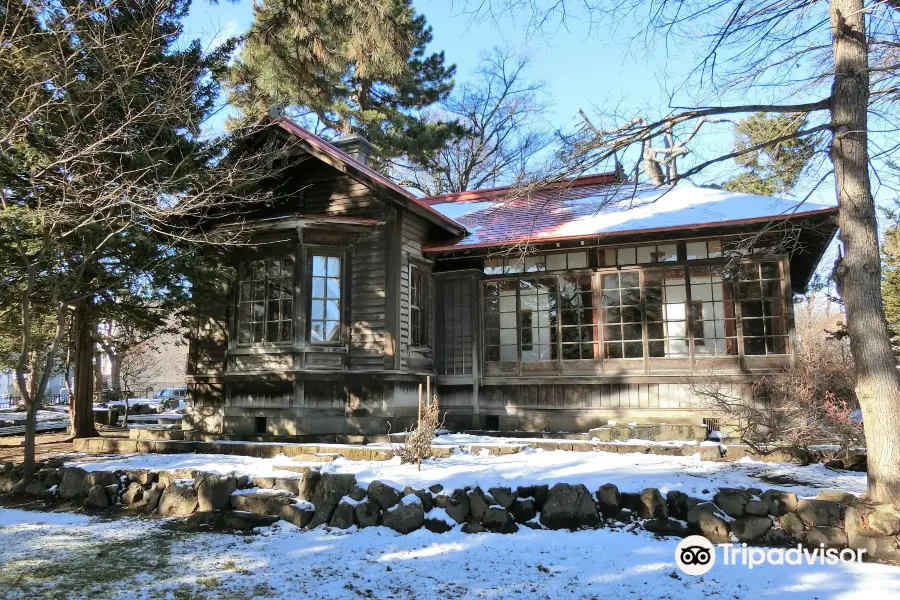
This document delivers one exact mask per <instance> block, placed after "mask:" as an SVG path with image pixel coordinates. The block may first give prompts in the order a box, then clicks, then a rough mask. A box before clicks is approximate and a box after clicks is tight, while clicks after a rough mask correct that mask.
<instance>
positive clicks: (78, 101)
mask: <svg viewBox="0 0 900 600" xmlns="http://www.w3.org/2000/svg"><path fill="white" fill-rule="evenodd" d="M189 8H190V1H189V0H88V1H85V0H30V1H26V2H13V3H5V4H2V5H0V35H2V38H0V181H2V185H0V281H2V282H3V284H2V285H0V316H2V319H0V326H2V327H3V328H4V331H5V332H6V335H7V336H10V335H11V336H13V337H14V343H13V344H12V346H13V347H14V348H15V354H14V359H15V360H14V361H13V362H14V364H15V373H16V379H17V384H18V387H19V391H20V393H21V395H22V396H23V400H24V401H25V403H26V406H27V409H28V420H27V426H26V440H25V470H26V474H27V473H28V472H29V471H30V470H31V469H32V468H33V459H34V434H35V430H34V423H35V414H36V411H37V409H38V408H39V406H40V404H41V401H42V400H43V397H44V395H45V393H46V386H47V382H48V379H49V377H50V375H51V374H52V373H53V371H54V370H55V369H56V368H57V365H58V363H59V356H60V350H61V349H62V348H63V347H64V346H65V345H66V344H71V346H72V348H73V350H74V355H75V361H74V362H75V386H74V403H75V404H74V406H75V407H76V408H77V410H75V411H74V414H73V426H74V429H75V434H76V435H77V436H85V435H92V434H96V431H95V430H94V426H93V416H92V411H91V402H92V399H93V398H92V397H93V389H92V388H93V376H92V368H91V367H92V360H93V355H94V352H95V349H96V345H95V341H96V340H95V338H96V330H97V322H98V320H99V319H101V318H105V315H107V316H108V315H110V314H112V312H113V310H114V309H115V310H117V311H120V313H121V311H123V310H125V309H128V310H130V311H131V312H132V314H136V313H137V312H139V311H152V310H168V309H170V307H171V303H172V302H178V301H181V299H183V298H185V297H186V296H187V295H188V294H189V291H190V285H189V284H188V281H190V277H191V275H192V273H193V272H194V271H195V270H196V269H199V268H201V267H202V262H201V261H199V260H198V259H197V258H196V256H197V247H198V244H199V243H202V242H204V241H207V240H208V234H204V233H203V231H200V230H199V229H198V228H197V227H196V225H197V224H198V223H199V220H200V219H202V218H203V217H204V216H205V215H207V214H210V213H211V212H212V211H229V210H235V209H236V206H237V205H238V204H240V203H243V202H254V201H259V200H262V199H263V198H262V197H261V196H260V195H259V194H258V193H256V191H255V188H256V187H257V184H258V183H259V182H260V181H262V179H263V178H264V177H265V176H267V175H269V174H271V171H270V170H267V169H266V165H267V164H269V159H271V156H259V155H251V154H249V153H248V154H247V155H245V156H243V157H238V156H235V157H234V158H231V155H229V154H228V150H229V148H230V147H231V146H230V144H231V140H228V139H211V140H209V139H203V138H201V137H200V136H199V135H198V134H199V132H200V128H201V125H202V123H203V121H204V120H205V119H206V117H207V116H208V115H209V114H210V113H211V111H212V110H213V108H214V106H215V101H216V98H217V96H218V93H219V84H218V83H217V79H216V77H215V76H216V75H217V74H222V73H224V72H225V70H226V65H227V61H228V58H229V54H230V52H231V50H232V49H233V48H232V47H231V46H230V45H224V46H222V47H220V48H218V49H216V50H214V51H213V52H211V53H204V52H203V50H202V49H201V46H200V43H199V42H196V41H195V42H191V43H184V42H183V40H181V39H180V36H181V33H182V20H183V19H184V17H185V16H186V15H187V12H188V10H189ZM223 157H225V159H224V160H223ZM263 195H265V194H264V193H263ZM126 299H128V300H126Z"/></svg>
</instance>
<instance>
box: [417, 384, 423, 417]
mask: <svg viewBox="0 0 900 600" xmlns="http://www.w3.org/2000/svg"><path fill="white" fill-rule="evenodd" d="M416 423H417V425H416V427H422V384H421V383H420V384H419V419H418V420H417V421H416Z"/></svg>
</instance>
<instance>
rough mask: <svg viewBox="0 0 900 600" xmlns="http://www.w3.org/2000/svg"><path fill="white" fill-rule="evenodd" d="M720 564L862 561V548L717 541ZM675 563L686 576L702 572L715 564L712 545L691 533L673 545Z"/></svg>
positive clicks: (750, 567)
mask: <svg viewBox="0 0 900 600" xmlns="http://www.w3.org/2000/svg"><path fill="white" fill-rule="evenodd" d="M718 547H719V549H720V550H721V552H722V564H725V565H744V566H745V567H747V568H748V569H752V568H753V567H758V566H759V565H762V564H770V565H793V566H797V565H804V564H806V565H815V564H819V565H836V564H838V563H852V562H862V559H863V554H865V552H866V551H865V550H852V549H850V548H845V549H843V550H838V549H836V548H827V549H826V548H825V545H824V544H819V547H818V548H804V547H803V545H801V544H797V547H796V548H760V547H755V546H752V547H748V546H747V544H719V545H718ZM675 564H676V565H678V568H679V569H681V571H682V572H684V573H687V574H688V575H703V574H705V573H707V572H708V571H709V570H710V569H712V568H713V565H715V564H716V546H714V545H713V543H712V542H710V541H709V540H708V539H706V538H705V537H703V536H699V535H691V536H688V537H686V538H684V539H683V540H681V542H680V543H679V544H678V546H676V547H675Z"/></svg>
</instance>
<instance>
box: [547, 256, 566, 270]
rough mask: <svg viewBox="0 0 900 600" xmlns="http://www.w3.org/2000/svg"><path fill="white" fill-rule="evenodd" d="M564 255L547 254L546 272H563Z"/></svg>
mask: <svg viewBox="0 0 900 600" xmlns="http://www.w3.org/2000/svg"><path fill="white" fill-rule="evenodd" d="M566 268H567V267H566V255H565V254H548V255H547V270H548V271H564V270H565V269H566Z"/></svg>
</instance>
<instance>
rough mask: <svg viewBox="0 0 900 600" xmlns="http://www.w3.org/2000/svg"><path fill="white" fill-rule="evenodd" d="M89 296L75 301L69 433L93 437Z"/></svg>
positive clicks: (92, 343)
mask: <svg viewBox="0 0 900 600" xmlns="http://www.w3.org/2000/svg"><path fill="white" fill-rule="evenodd" d="M92 316H93V304H92V302H91V299H90V298H86V299H83V300H79V301H78V302H77V303H76V304H75V316H74V329H75V397H74V399H73V401H72V435H73V437H76V438H84V437H97V436H98V435H100V434H99V433H97V427H96V426H95V425H94V369H93V362H94V360H93V359H94V323H93V318H92Z"/></svg>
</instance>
